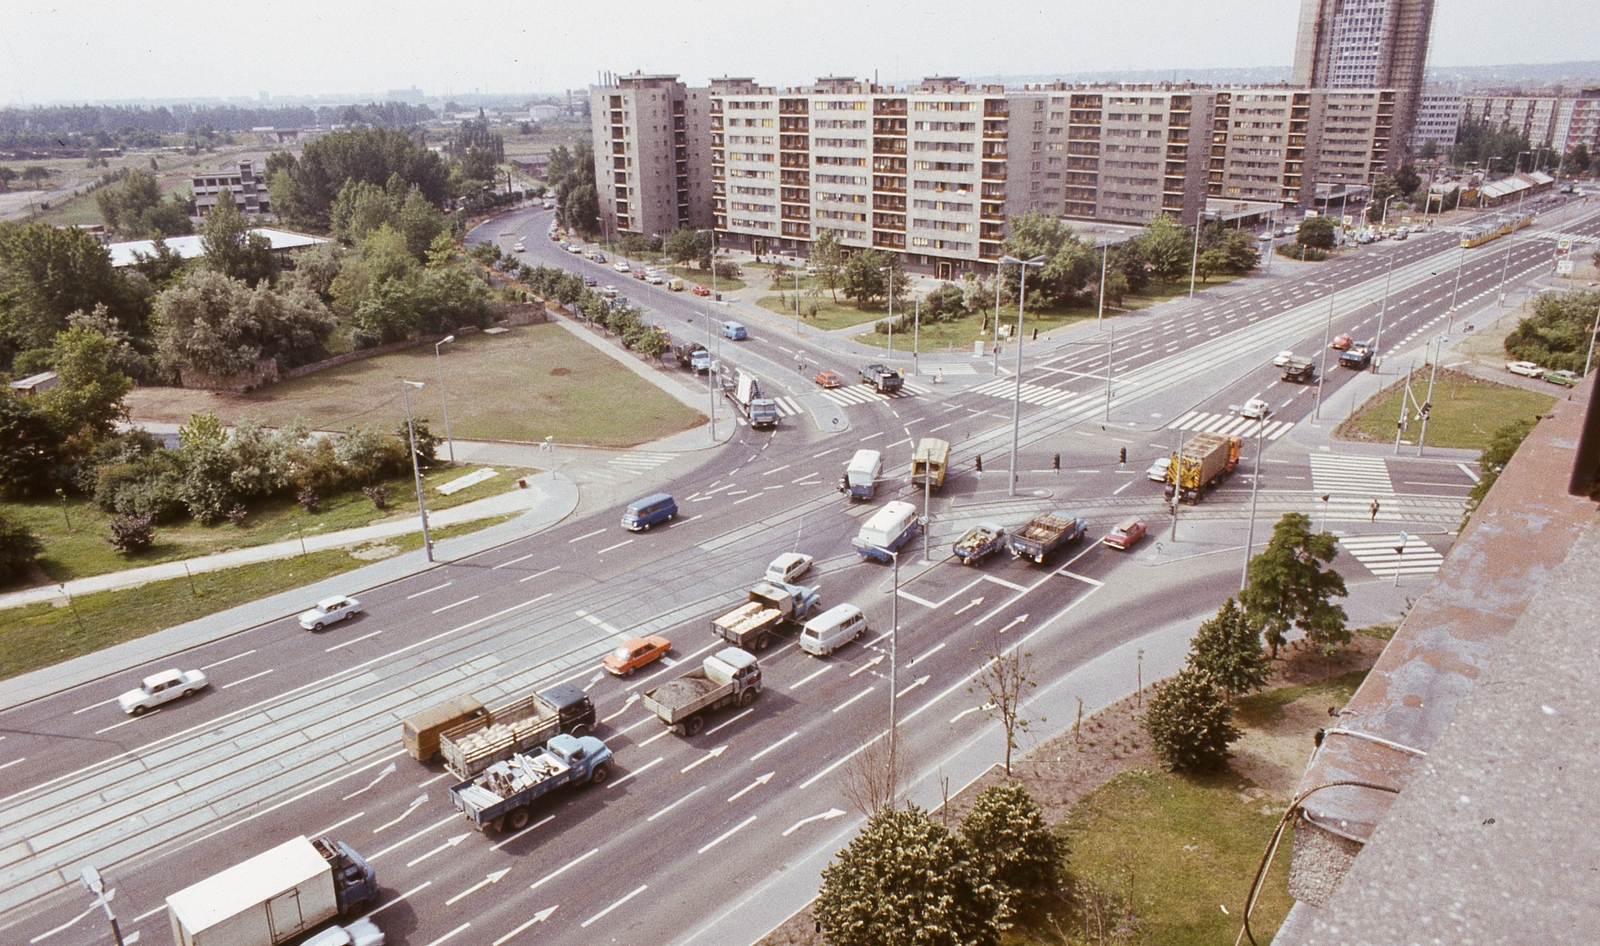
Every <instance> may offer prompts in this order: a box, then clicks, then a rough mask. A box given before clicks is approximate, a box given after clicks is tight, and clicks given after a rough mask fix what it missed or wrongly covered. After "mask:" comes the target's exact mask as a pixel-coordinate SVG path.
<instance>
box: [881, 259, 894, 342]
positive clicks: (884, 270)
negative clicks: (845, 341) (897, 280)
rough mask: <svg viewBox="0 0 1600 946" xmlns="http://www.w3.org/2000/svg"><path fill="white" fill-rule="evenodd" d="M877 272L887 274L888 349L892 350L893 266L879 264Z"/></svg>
mask: <svg viewBox="0 0 1600 946" xmlns="http://www.w3.org/2000/svg"><path fill="white" fill-rule="evenodd" d="M878 272H880V273H888V274H889V345H888V350H889V351H891V352H892V351H894V267H893V266H880V267H878Z"/></svg>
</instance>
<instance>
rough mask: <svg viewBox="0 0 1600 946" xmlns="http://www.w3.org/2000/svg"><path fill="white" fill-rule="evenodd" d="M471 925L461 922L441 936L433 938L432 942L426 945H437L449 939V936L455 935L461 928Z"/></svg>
mask: <svg viewBox="0 0 1600 946" xmlns="http://www.w3.org/2000/svg"><path fill="white" fill-rule="evenodd" d="M471 925H472V924H471V923H463V924H461V925H460V926H458V927H456V928H455V929H453V930H451V931H450V932H448V933H446V934H444V935H443V936H441V937H439V938H438V939H436V940H434V941H433V942H431V943H429V944H428V946H439V944H440V943H442V942H444V941H445V940H447V939H449V938H450V937H452V936H454V935H456V934H457V933H459V932H461V931H462V930H465V929H466V928H467V927H469V926H471Z"/></svg>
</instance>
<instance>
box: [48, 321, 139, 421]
mask: <svg viewBox="0 0 1600 946" xmlns="http://www.w3.org/2000/svg"><path fill="white" fill-rule="evenodd" d="M115 348H116V344H115V343H114V342H113V341H112V340H111V339H109V338H107V337H106V336H104V335H101V334H100V333H98V332H95V331H92V330H90V329H88V328H83V327H81V326H80V327H73V328H70V329H68V330H67V331H65V332H62V333H60V334H59V335H57V336H56V340H55V344H54V345H52V346H51V348H50V364H51V366H52V367H53V368H55V370H56V374H57V375H59V376H60V380H59V381H58V382H57V383H56V386H55V387H53V388H51V389H50V390H48V391H45V392H44V393H43V394H41V395H39V400H40V405H41V406H42V407H43V408H44V410H45V412H46V413H48V414H49V415H50V417H51V418H52V419H53V421H54V424H55V427H56V429H57V430H59V431H61V433H62V434H63V436H66V437H68V438H72V437H74V436H82V437H83V438H84V439H85V440H86V441H87V442H92V441H94V440H97V439H99V438H100V437H103V436H105V435H106V434H108V433H110V432H111V427H112V425H113V424H114V423H115V422H116V421H118V420H120V419H121V418H122V417H123V416H124V414H125V411H124V409H123V405H122V398H123V396H125V395H126V394H127V393H128V392H129V391H130V390H132V388H133V381H132V380H131V379H130V378H129V377H128V376H127V375H125V374H123V373H122V372H120V371H117V370H116V369H115V368H113V367H112V365H111V358H112V354H113V352H114V351H115Z"/></svg>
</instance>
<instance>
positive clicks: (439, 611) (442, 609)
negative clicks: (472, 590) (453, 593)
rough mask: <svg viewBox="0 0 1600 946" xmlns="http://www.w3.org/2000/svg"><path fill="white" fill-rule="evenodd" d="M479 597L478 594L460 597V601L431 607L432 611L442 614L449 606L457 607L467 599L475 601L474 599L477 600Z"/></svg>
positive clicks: (467, 600)
mask: <svg viewBox="0 0 1600 946" xmlns="http://www.w3.org/2000/svg"><path fill="white" fill-rule="evenodd" d="M479 597H480V596H479V595H473V596H472V597H470V598H462V599H461V600H460V601H457V602H456V603H455V604H447V605H445V606H444V607H442V608H434V609H433V613H434V614H442V613H444V612H445V611H448V610H450V609H451V608H459V607H461V606H462V605H464V604H466V603H467V602H469V601H476V600H478V598H479Z"/></svg>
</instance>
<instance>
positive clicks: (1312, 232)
mask: <svg viewBox="0 0 1600 946" xmlns="http://www.w3.org/2000/svg"><path fill="white" fill-rule="evenodd" d="M1294 241H1295V242H1296V243H1298V244H1300V245H1301V246H1309V247H1311V248H1312V249H1316V250H1331V249H1333V247H1334V243H1335V242H1336V241H1335V237H1334V223H1333V218H1332V217H1327V216H1323V217H1312V218H1310V219H1308V220H1306V221H1304V222H1302V223H1301V224H1300V232H1299V233H1297V234H1295V238H1294Z"/></svg>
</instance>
